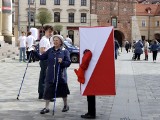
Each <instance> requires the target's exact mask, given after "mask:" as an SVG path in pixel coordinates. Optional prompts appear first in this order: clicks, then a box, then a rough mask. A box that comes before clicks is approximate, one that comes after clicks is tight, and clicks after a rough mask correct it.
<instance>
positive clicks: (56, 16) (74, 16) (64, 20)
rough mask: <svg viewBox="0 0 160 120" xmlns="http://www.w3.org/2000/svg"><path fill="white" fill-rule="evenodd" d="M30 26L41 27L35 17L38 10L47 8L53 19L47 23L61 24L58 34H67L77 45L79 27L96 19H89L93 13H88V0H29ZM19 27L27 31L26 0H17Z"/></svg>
mask: <svg viewBox="0 0 160 120" xmlns="http://www.w3.org/2000/svg"><path fill="white" fill-rule="evenodd" d="M30 3H31V4H30V13H31V14H30V15H31V19H30V21H31V22H30V26H31V27H37V28H39V29H41V24H39V23H38V21H37V19H35V18H36V17H35V16H36V14H37V13H38V12H39V11H40V10H42V9H43V10H48V11H50V12H51V13H52V16H53V20H52V22H51V23H48V24H49V25H52V26H55V25H62V26H63V29H62V31H60V34H61V35H63V36H64V37H65V36H66V35H69V37H70V38H71V39H72V40H73V43H74V44H75V45H79V32H78V29H79V27H85V26H91V25H94V26H95V25H97V24H96V23H97V21H96V20H95V19H94V20H91V17H92V18H95V17H96V16H95V15H92V16H91V15H90V0H30ZM19 5H20V7H19V21H20V22H19V28H20V31H27V27H28V12H29V4H28V0H20V1H19Z"/></svg>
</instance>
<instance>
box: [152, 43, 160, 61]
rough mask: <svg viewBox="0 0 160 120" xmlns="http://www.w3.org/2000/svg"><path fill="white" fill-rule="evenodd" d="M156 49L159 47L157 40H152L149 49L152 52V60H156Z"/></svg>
mask: <svg viewBox="0 0 160 120" xmlns="http://www.w3.org/2000/svg"><path fill="white" fill-rule="evenodd" d="M158 49H159V44H158V41H157V40H154V42H153V44H152V45H151V51H152V54H153V62H156V59H157V53H158Z"/></svg>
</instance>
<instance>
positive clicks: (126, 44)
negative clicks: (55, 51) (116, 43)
mask: <svg viewBox="0 0 160 120" xmlns="http://www.w3.org/2000/svg"><path fill="white" fill-rule="evenodd" d="M129 47H130V45H129V42H128V41H126V43H125V49H126V51H127V53H128V52H129Z"/></svg>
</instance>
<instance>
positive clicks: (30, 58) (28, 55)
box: [26, 32, 35, 62]
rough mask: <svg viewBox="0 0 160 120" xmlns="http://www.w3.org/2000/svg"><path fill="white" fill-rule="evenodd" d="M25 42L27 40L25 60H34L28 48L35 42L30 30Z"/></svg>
mask: <svg viewBox="0 0 160 120" xmlns="http://www.w3.org/2000/svg"><path fill="white" fill-rule="evenodd" d="M26 42H27V60H29V62H31V61H33V62H35V58H34V56H33V55H31V52H32V51H30V50H29V48H31V47H32V46H33V45H34V42H35V38H34V37H33V36H32V32H28V37H27V40H26Z"/></svg>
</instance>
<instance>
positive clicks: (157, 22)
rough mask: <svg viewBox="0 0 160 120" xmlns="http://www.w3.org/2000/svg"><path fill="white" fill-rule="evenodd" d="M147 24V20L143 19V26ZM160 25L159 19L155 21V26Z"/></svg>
mask: <svg viewBox="0 0 160 120" xmlns="http://www.w3.org/2000/svg"><path fill="white" fill-rule="evenodd" d="M146 26H147V22H146V20H142V27H146ZM159 26H160V24H159V21H156V22H155V27H159Z"/></svg>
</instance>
